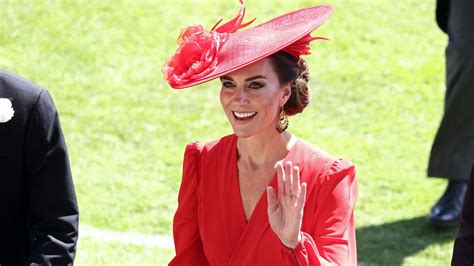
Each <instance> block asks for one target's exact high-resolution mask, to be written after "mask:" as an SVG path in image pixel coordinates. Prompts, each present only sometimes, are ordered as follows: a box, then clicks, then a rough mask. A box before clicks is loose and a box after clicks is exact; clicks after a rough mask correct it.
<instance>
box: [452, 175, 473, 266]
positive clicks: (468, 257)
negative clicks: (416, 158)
mask: <svg viewBox="0 0 474 266" xmlns="http://www.w3.org/2000/svg"><path fill="white" fill-rule="evenodd" d="M451 264H452V265H456V266H458V265H459V266H462V265H469V266H472V265H474V166H473V167H472V170H471V179H470V181H469V187H468V189H467V193H466V198H465V200H464V206H463V208H462V214H461V225H460V228H459V233H458V236H457V237H456V241H455V242H454V250H453V259H452V261H451Z"/></svg>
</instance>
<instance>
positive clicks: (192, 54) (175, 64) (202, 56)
mask: <svg viewBox="0 0 474 266" xmlns="http://www.w3.org/2000/svg"><path fill="white" fill-rule="evenodd" d="M240 3H241V8H240V11H239V13H238V14H237V16H236V17H234V18H233V19H232V20H230V21H229V22H227V23H225V24H224V25H221V26H220V27H218V28H217V26H218V25H219V23H220V22H221V21H222V19H221V20H219V21H218V22H217V23H216V24H215V25H214V27H212V29H211V31H207V30H206V29H204V27H203V26H202V25H192V26H188V27H186V28H183V29H182V30H181V33H180V34H179V36H178V39H177V42H178V45H179V46H178V49H177V50H176V53H175V54H174V55H173V56H172V57H171V59H170V60H168V62H166V64H165V65H164V66H163V69H162V71H163V74H164V76H165V79H166V80H168V83H169V84H170V85H171V86H178V85H180V84H184V83H188V82H190V81H193V80H196V79H199V78H201V77H203V76H205V75H207V74H209V73H210V72H212V71H213V70H214V69H215V67H216V65H217V63H218V62H217V53H218V52H219V50H220V49H221V47H222V46H223V45H224V43H225V42H226V41H227V40H228V39H229V37H230V34H231V33H234V32H236V31H237V30H238V29H241V28H243V27H246V26H248V25H249V24H250V23H252V22H253V21H254V20H255V19H253V20H251V21H249V22H247V23H244V24H242V20H243V18H244V15H245V6H244V4H243V1H242V0H241V1H240Z"/></svg>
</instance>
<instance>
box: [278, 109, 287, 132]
mask: <svg viewBox="0 0 474 266" xmlns="http://www.w3.org/2000/svg"><path fill="white" fill-rule="evenodd" d="M289 123H290V122H289V121H288V116H287V115H286V113H285V110H284V109H283V106H280V118H279V119H278V124H277V127H276V130H277V131H278V132H279V133H282V132H283V131H285V130H286V129H287V128H288V124H289Z"/></svg>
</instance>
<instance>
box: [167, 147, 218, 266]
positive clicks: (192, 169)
mask: <svg viewBox="0 0 474 266" xmlns="http://www.w3.org/2000/svg"><path fill="white" fill-rule="evenodd" d="M201 151H202V145H201V144H199V143H198V142H193V143H191V144H188V145H187V146H186V151H185V154H184V161H183V177H182V181H181V187H180V189H179V196H178V209H177V211H176V214H175V216H174V220H173V236H174V243H175V251H176V256H175V257H174V258H173V260H172V261H171V262H170V263H169V265H171V266H176V265H209V263H208V261H207V259H206V256H205V255H204V250H203V246H202V241H201V237H200V234H199V225H198V201H199V197H198V189H199V161H200V153H201Z"/></svg>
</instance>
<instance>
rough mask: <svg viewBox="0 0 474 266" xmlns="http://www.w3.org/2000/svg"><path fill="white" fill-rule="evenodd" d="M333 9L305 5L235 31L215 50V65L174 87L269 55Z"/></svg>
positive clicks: (314, 26) (323, 19)
mask: <svg viewBox="0 0 474 266" xmlns="http://www.w3.org/2000/svg"><path fill="white" fill-rule="evenodd" d="M332 12H333V8H332V7H331V6H329V5H318V6H312V7H307V8H303V9H299V10H296V11H293V12H290V13H287V14H284V15H282V16H279V17H276V18H274V19H271V20H269V21H267V22H264V23H262V24H259V25H257V26H255V27H253V28H250V29H246V30H243V31H238V32H235V33H233V34H232V36H231V37H230V38H229V40H228V41H227V42H226V43H225V44H224V45H223V46H222V48H221V50H220V51H219V52H218V54H217V65H216V67H215V69H214V70H213V71H212V72H210V73H209V74H208V75H205V76H203V77H201V78H199V79H196V80H192V81H190V82H189V83H185V84H179V85H177V84H176V85H175V86H173V88H174V89H184V88H188V87H192V86H196V85H199V84H202V83H205V82H207V81H210V80H213V79H216V78H219V77H221V76H224V75H227V74H229V73H231V72H234V71H236V70H239V69H241V68H243V67H246V66H248V65H250V64H252V63H255V62H257V61H259V60H261V59H263V58H265V57H267V56H270V55H272V54H274V53H276V52H278V51H280V50H282V49H284V48H285V47H287V46H289V45H291V44H292V43H295V42H296V41H298V40H299V39H301V38H303V37H305V36H306V35H308V34H310V33H311V32H313V31H314V30H316V29H317V28H318V27H319V26H321V25H322V24H323V23H324V22H326V20H328V18H329V17H330V16H331V14H332Z"/></svg>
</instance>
